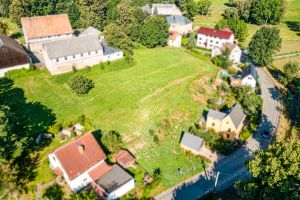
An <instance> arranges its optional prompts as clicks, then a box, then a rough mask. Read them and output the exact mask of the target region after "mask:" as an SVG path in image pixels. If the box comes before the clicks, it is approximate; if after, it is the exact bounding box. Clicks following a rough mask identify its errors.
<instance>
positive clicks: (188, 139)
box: [180, 132, 204, 154]
mask: <svg viewBox="0 0 300 200" xmlns="http://www.w3.org/2000/svg"><path fill="white" fill-rule="evenodd" d="M203 144H204V139H203V138H201V137H199V136H196V135H193V134H191V133H188V132H185V133H183V135H182V138H181V141H180V145H181V147H183V148H184V149H186V150H188V151H191V152H193V153H195V154H199V153H200V150H201V148H202V146H203Z"/></svg>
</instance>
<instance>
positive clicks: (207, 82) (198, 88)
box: [190, 74, 213, 104]
mask: <svg viewBox="0 0 300 200" xmlns="http://www.w3.org/2000/svg"><path fill="white" fill-rule="evenodd" d="M190 91H191V95H192V97H193V99H194V101H196V102H197V103H199V104H206V103H207V100H208V99H209V96H210V95H211V94H212V92H213V89H212V74H208V75H207V76H201V77H199V78H198V79H196V80H194V81H193V82H192V83H191V85H190Z"/></svg>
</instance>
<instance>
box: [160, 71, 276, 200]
mask: <svg viewBox="0 0 300 200" xmlns="http://www.w3.org/2000/svg"><path fill="white" fill-rule="evenodd" d="M257 72H258V75H259V82H260V84H261V91H262V98H263V110H262V114H263V119H262V122H261V126H260V127H259V128H258V129H257V132H256V133H255V134H253V136H252V137H250V138H249V139H248V140H247V143H246V145H244V146H242V147H241V148H240V149H238V150H237V151H235V152H234V153H233V154H231V155H229V156H227V157H225V158H224V159H222V160H219V161H218V162H217V163H216V164H215V165H214V166H213V167H211V168H210V169H208V170H207V173H206V175H205V173H204V172H203V173H201V174H198V175H196V176H194V177H192V178H191V179H188V180H186V181H184V182H182V183H180V184H179V185H177V186H175V187H172V188H170V189H168V190H166V191H164V192H163V193H161V194H159V195H158V196H156V197H155V199H157V200H170V199H184V200H186V199H188V200H192V199H197V198H199V197H202V196H204V195H205V194H207V193H209V192H211V191H212V190H213V189H214V181H215V178H214V177H215V174H216V173H217V172H220V176H219V183H218V188H217V189H218V190H223V189H224V188H227V187H229V186H232V185H233V184H234V182H235V181H237V180H240V179H246V178H250V174H249V173H248V171H247V169H246V166H245V164H244V162H245V161H246V160H247V159H249V158H250V157H251V156H252V153H251V152H252V151H253V150H256V149H265V148H266V147H267V144H268V143H269V142H270V141H271V140H272V138H273V137H269V138H264V137H262V136H261V133H262V132H263V131H264V130H267V129H268V130H270V131H271V132H272V134H275V130H276V129H277V125H278V122H279V119H280V102H279V96H280V94H279V91H278V90H277V89H276V88H275V86H274V84H273V83H272V82H271V80H270V79H269V78H268V76H267V75H266V74H265V72H264V71H263V70H262V69H259V68H257Z"/></svg>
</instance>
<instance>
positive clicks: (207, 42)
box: [196, 33, 234, 49]
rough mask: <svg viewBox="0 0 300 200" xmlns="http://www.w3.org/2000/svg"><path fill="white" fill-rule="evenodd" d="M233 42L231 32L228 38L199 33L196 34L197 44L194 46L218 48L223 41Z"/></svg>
mask: <svg viewBox="0 0 300 200" xmlns="http://www.w3.org/2000/svg"><path fill="white" fill-rule="evenodd" d="M227 42H229V43H232V44H233V43H234V35H233V34H232V35H231V37H230V38H229V39H224V38H218V37H215V36H210V35H204V34H199V33H198V35H197V44H196V46H198V47H203V48H208V49H213V48H216V47H218V48H220V47H222V46H223V44H224V43H227Z"/></svg>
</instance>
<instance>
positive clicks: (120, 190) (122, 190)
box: [106, 179, 135, 200]
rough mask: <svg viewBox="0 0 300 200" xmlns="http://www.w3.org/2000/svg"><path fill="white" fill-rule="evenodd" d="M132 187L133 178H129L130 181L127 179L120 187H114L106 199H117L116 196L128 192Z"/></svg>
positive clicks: (133, 183) (133, 184)
mask: <svg viewBox="0 0 300 200" xmlns="http://www.w3.org/2000/svg"><path fill="white" fill-rule="evenodd" d="M134 187H135V182H134V179H131V180H130V181H128V182H127V183H125V184H124V185H122V186H121V187H119V188H118V189H116V190H115V191H113V192H111V193H110V194H109V195H108V196H107V198H106V199H108V200H112V199H117V198H119V197H121V196H123V195H124V194H126V193H128V192H129V191H130V190H132V189H133V188H134Z"/></svg>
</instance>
